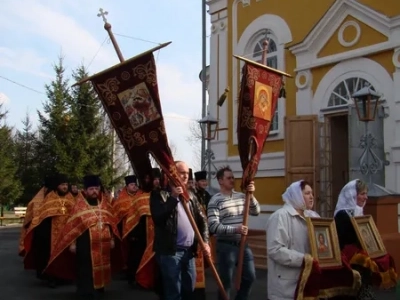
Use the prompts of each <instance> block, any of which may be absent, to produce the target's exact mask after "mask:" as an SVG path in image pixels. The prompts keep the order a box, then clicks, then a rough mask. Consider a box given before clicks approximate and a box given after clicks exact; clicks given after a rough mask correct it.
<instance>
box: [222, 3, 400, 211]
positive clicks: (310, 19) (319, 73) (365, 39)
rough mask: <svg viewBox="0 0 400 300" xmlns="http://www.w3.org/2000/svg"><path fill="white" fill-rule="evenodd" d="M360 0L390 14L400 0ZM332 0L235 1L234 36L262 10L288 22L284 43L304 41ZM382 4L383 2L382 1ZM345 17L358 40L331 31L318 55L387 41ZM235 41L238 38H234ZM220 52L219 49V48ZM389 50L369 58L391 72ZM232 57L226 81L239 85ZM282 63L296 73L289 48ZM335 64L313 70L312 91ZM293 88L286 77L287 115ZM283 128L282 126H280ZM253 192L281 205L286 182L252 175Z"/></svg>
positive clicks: (268, 148)
mask: <svg viewBox="0 0 400 300" xmlns="http://www.w3.org/2000/svg"><path fill="white" fill-rule="evenodd" d="M358 1H359V2H360V3H363V4H365V5H368V6H369V7H371V8H372V9H375V10H377V11H378V12H381V13H383V14H386V15H387V16H389V17H392V16H395V15H400V0H381V1H377V0H358ZM233 2H234V0H230V1H229V5H228V18H229V22H228V32H229V35H228V53H227V57H228V58H229V57H232V55H233V54H238V53H233V49H232V44H233V41H232V31H233V29H232V21H231V20H232V18H233V17H232V5H233ZM334 2H335V0H324V1H321V0H302V1H298V0H281V1H266V0H264V1H259V2H256V1H252V2H251V5H250V6H247V7H243V6H242V4H241V3H239V4H238V5H237V12H238V16H239V17H238V18H237V21H238V24H237V25H238V30H237V38H238V39H240V37H241V35H242V33H243V32H244V30H245V29H246V28H247V26H249V25H250V23H251V22H252V21H253V20H255V19H256V18H258V17H259V16H261V15H263V14H266V13H268V14H273V15H278V16H280V17H282V18H283V19H284V20H285V21H286V22H287V24H288V26H289V28H290V30H291V32H292V36H293V41H292V42H291V43H290V45H286V47H288V46H291V45H294V44H297V43H299V42H301V41H303V40H304V39H305V38H306V36H307V34H308V33H309V32H310V31H311V30H312V28H313V27H314V26H315V25H316V24H317V23H318V22H319V20H320V19H321V18H322V17H323V16H324V14H325V13H326V11H327V10H328V9H329V8H330V7H331V5H332V4H333V3H334ZM383 2H384V3H385V5H382V3H383ZM305 7H312V9H305ZM348 20H355V21H357V22H358V23H359V24H360V27H361V33H362V35H361V38H360V40H359V41H358V43H357V44H355V45H354V46H352V47H350V48H344V47H343V46H341V45H340V43H338V41H337V31H336V32H335V33H334V34H333V37H332V39H331V40H330V41H328V43H327V45H326V46H324V47H323V48H322V49H321V51H320V53H319V55H318V57H324V56H328V55H332V54H335V53H340V52H344V51H349V50H353V49H357V48H361V47H365V46H368V45H371V44H375V43H379V42H383V41H386V40H387V38H386V37H385V36H383V35H382V34H381V33H379V32H377V31H376V30H374V29H372V28H371V27H369V26H368V25H366V24H364V23H362V22H361V21H359V20H357V19H354V18H353V17H351V16H349V17H347V18H346V19H345V20H344V22H346V21H348ZM354 35H355V32H354V29H353V28H351V27H350V28H347V29H346V30H345V32H344V38H345V40H351V39H352V38H353V37H354ZM236 42H237V41H236ZM218 52H219V49H218ZM392 54H393V50H390V51H386V52H382V53H378V54H374V55H371V56H369V58H370V59H372V60H374V61H376V62H377V63H379V64H381V65H382V66H384V67H385V69H386V70H388V72H389V74H390V75H392V74H393V72H394V71H395V70H394V66H393V63H392ZM231 61H232V60H231V59H228V73H227V80H228V82H229V85H230V84H231V83H230V82H231V80H232V78H233V75H232V74H233V73H234V72H235V73H236V74H237V78H238V86H239V84H240V79H241V78H240V70H236V69H235V70H233V66H232V64H231ZM285 63H286V70H284V71H286V72H287V73H289V74H291V75H293V76H295V74H294V72H293V70H294V69H295V68H296V58H295V56H294V55H292V54H291V52H290V51H288V50H285ZM333 66H334V65H326V66H322V67H318V68H315V69H313V70H312V78H313V81H312V90H313V91H314V92H315V90H316V89H317V87H318V85H319V83H320V82H321V79H322V78H323V77H324V76H325V75H326V73H327V72H328V71H329V70H330V69H331V68H332V67H333ZM296 91H297V88H296V86H295V81H294V78H291V79H289V78H288V79H287V80H286V93H287V99H286V115H289V116H290V115H295V114H296ZM233 101H237V99H233V94H232V93H229V94H228V98H227V100H226V105H228V112H229V113H228V124H229V126H228V129H227V130H228V136H229V137H232V136H233V133H234V132H236V128H233V127H232V125H231V124H233V114H232V110H233V103H234V102H233ZM281 130H284V128H281ZM283 150H284V141H283V140H280V141H267V142H266V143H265V146H264V153H270V152H279V151H283ZM238 154H239V153H238V149H237V146H236V145H233V140H232V138H229V139H228V156H237V155H238ZM240 184H241V179H236V181H235V186H236V190H240ZM255 185H256V192H255V196H256V198H257V199H258V200H259V202H260V204H269V205H281V204H282V199H281V195H282V193H283V192H284V190H285V188H286V186H285V177H266V178H256V179H255Z"/></svg>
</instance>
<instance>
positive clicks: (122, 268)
mask: <svg viewBox="0 0 400 300" xmlns="http://www.w3.org/2000/svg"><path fill="white" fill-rule="evenodd" d="M189 175H190V176H189V177H190V182H189V183H188V188H189V189H190V190H191V191H192V192H193V193H195V194H196V195H197V197H198V199H199V202H200V203H201V204H202V206H203V207H204V209H206V206H207V204H208V201H209V200H210V198H211V196H210V194H209V193H208V192H207V191H206V188H207V173H206V172H205V171H199V172H195V173H194V174H193V172H192V170H190V174H189ZM193 175H194V177H193ZM138 181H139V180H138V178H137V177H136V176H135V175H130V176H127V177H125V186H124V187H123V188H122V189H121V190H120V191H119V192H118V195H117V196H116V197H115V198H114V197H112V196H111V194H110V193H108V192H107V191H106V190H105V189H104V187H103V185H102V182H101V179H100V177H99V176H96V175H88V176H85V177H84V178H83V188H82V189H81V190H79V189H78V185H77V184H71V183H70V181H69V180H68V178H67V177H66V176H65V175H63V174H55V175H53V176H48V177H46V179H45V180H44V183H43V187H42V188H41V189H40V191H38V193H37V194H36V195H35V197H34V198H33V199H32V200H31V201H30V202H29V204H28V206H27V210H26V215H25V219H24V223H23V227H22V230H21V236H20V243H19V255H20V256H22V257H23V262H24V268H25V269H27V270H35V271H36V276H37V278H39V279H41V280H42V281H43V282H45V283H46V284H47V285H48V286H49V287H51V288H56V287H57V286H58V285H60V284H69V283H72V282H75V283H76V287H77V294H78V296H80V297H81V298H82V299H97V298H98V297H99V296H101V294H102V293H103V292H104V287H105V286H106V285H107V284H108V283H110V281H111V277H112V274H113V273H115V272H118V273H121V272H122V274H124V276H126V278H127V280H128V283H129V284H130V285H131V286H132V287H133V288H144V289H152V290H154V291H156V292H158V293H159V294H160V293H161V290H162V288H161V284H160V280H159V278H157V276H155V274H156V273H157V272H154V270H155V268H157V266H156V262H155V259H154V252H153V239H154V225H153V221H152V218H151V213H150V205H149V204H150V193H149V192H148V191H144V190H143V189H142V188H141V186H140V185H139V183H138ZM144 182H145V183H146V184H147V183H148V184H149V185H151V184H152V189H153V190H157V189H158V190H167V189H168V184H167V178H166V177H165V176H164V174H162V172H161V171H160V169H158V168H153V170H152V174H148V176H146V178H145V179H144Z"/></svg>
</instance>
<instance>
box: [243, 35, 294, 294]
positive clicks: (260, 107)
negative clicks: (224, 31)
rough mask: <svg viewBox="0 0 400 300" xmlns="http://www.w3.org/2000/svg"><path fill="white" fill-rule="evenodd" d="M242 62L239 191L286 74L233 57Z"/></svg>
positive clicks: (254, 165) (251, 173)
mask: <svg viewBox="0 0 400 300" xmlns="http://www.w3.org/2000/svg"><path fill="white" fill-rule="evenodd" d="M267 46H268V42H266V43H264V52H263V60H264V61H265V60H266V49H267ZM235 57H236V58H237V59H239V60H241V61H244V62H245V64H244V66H243V69H242V74H243V75H242V81H241V88H240V95H239V108H238V122H237V124H238V128H237V134H238V149H239V156H240V161H241V164H242V168H243V176H242V189H244V188H245V187H246V186H247V185H248V184H249V183H250V182H252V181H254V177H255V175H256V173H257V170H258V164H259V161H260V157H261V154H262V152H263V147H264V143H265V141H266V139H267V137H268V134H269V131H270V127H271V121H272V118H273V116H274V114H275V110H276V107H277V103H278V97H279V94H280V91H281V86H282V77H283V76H286V77H292V76H291V75H289V74H286V73H284V72H281V71H278V70H276V69H272V68H269V67H267V66H265V65H263V64H260V63H257V62H254V61H251V60H248V59H246V58H243V57H240V56H235ZM251 198H252V192H249V191H248V192H246V200H245V205H244V212H243V226H247V223H248V215H249V205H250V201H251ZM245 245H246V235H242V238H241V242H240V250H239V258H238V272H237V277H236V282H235V286H236V289H237V290H239V289H240V284H241V277H242V268H243V257H244V250H245Z"/></svg>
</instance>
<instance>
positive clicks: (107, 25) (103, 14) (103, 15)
mask: <svg viewBox="0 0 400 300" xmlns="http://www.w3.org/2000/svg"><path fill="white" fill-rule="evenodd" d="M107 15H108V11H105V10H104V9H102V8H100V9H99V13H98V14H97V16H98V17H99V18H102V19H103V22H104V29H105V30H106V31H107V33H108V36H109V37H110V40H111V42H112V44H113V46H114V49H115V52H117V55H118V58H119V61H120V62H124V61H125V59H124V57H123V55H122V52H121V49H120V48H119V46H118V43H117V40H116V39H115V36H114V34H113V32H112V30H111V24H110V23H108V21H107V18H106V16H107ZM110 126H111V139H112V154H111V159H112V170H114V161H115V144H116V142H115V130H114V128H113V127H112V125H111V123H110ZM113 179H114V171H113ZM111 193H112V194H113V193H114V188H113V189H112V191H111Z"/></svg>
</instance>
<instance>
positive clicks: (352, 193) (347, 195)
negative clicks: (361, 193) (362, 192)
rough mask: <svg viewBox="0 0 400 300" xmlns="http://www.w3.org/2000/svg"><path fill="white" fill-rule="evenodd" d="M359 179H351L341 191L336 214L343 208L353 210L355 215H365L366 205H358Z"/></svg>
mask: <svg viewBox="0 0 400 300" xmlns="http://www.w3.org/2000/svg"><path fill="white" fill-rule="evenodd" d="M357 180H358V179H354V180H352V181H350V182H349V183H347V184H346V185H345V186H344V187H343V188H342V190H341V191H340V194H339V199H338V202H337V204H336V208H335V213H334V216H336V214H337V213H338V212H339V211H341V210H351V211H353V216H354V217H357V216H363V215H364V207H360V206H358V205H357V189H356V184H357Z"/></svg>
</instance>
